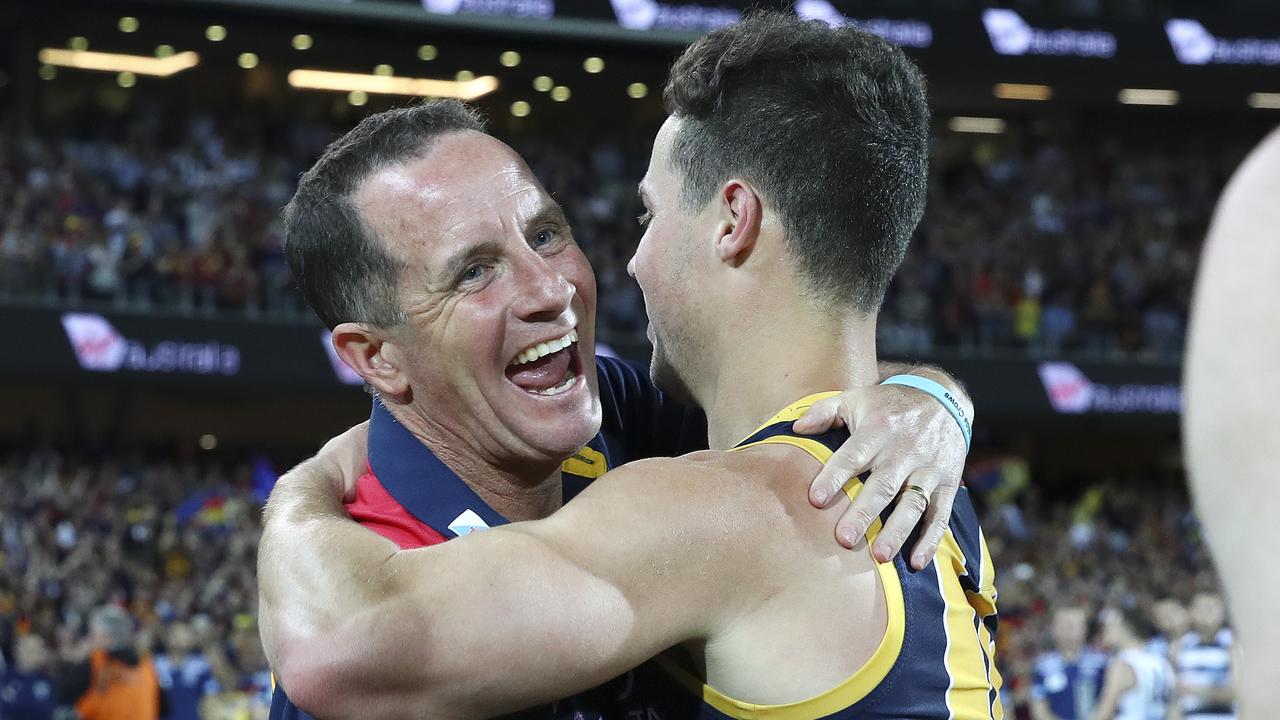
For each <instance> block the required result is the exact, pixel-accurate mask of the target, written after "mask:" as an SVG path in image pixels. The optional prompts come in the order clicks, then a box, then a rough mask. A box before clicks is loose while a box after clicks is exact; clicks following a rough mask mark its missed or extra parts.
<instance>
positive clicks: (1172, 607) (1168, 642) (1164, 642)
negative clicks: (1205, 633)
mask: <svg viewBox="0 0 1280 720" xmlns="http://www.w3.org/2000/svg"><path fill="white" fill-rule="evenodd" d="M1151 619H1152V621H1153V622H1154V623H1155V630H1156V634H1155V635H1154V636H1153V637H1152V638H1151V639H1150V640H1148V641H1147V649H1148V650H1150V651H1152V652H1154V653H1156V654H1157V655H1160V656H1161V657H1164V658H1166V659H1168V660H1169V662H1172V663H1175V664H1176V663H1177V653H1178V642H1179V641H1181V640H1182V638H1183V636H1185V635H1186V634H1187V631H1188V630H1190V628H1191V621H1190V619H1189V618H1188V616H1187V608H1186V606H1185V605H1183V604H1182V603H1181V602H1180V601H1179V600H1178V599H1177V598H1175V597H1162V598H1160V599H1159V600H1156V601H1155V602H1154V603H1152V605H1151Z"/></svg>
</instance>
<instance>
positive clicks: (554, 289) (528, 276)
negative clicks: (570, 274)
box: [514, 252, 577, 322]
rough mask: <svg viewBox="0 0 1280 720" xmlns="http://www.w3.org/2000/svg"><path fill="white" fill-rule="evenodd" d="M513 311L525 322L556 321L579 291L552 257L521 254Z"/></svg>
mask: <svg viewBox="0 0 1280 720" xmlns="http://www.w3.org/2000/svg"><path fill="white" fill-rule="evenodd" d="M515 270H516V277H517V278H518V279H517V290H516V299H515V303H514V309H515V313H516V316H517V317H519V318H520V319H521V320H524V321H525V322H549V321H553V320H556V319H557V318H559V317H560V316H561V315H563V314H564V313H565V311H566V310H568V309H569V304H570V303H571V302H572V301H573V296H574V293H575V292H577V289H576V288H575V287H574V285H573V283H571V282H569V279H568V278H566V277H565V276H564V275H563V274H562V273H561V272H560V271H559V269H557V268H556V267H555V265H554V264H553V258H546V257H543V256H541V255H539V254H537V253H534V252H530V253H527V254H522V255H521V258H520V260H519V261H518V262H517V266H516V268H515Z"/></svg>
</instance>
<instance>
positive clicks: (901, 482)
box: [795, 366, 973, 569]
mask: <svg viewBox="0 0 1280 720" xmlns="http://www.w3.org/2000/svg"><path fill="white" fill-rule="evenodd" d="M889 367H894V366H889ZM903 370H909V371H910V372H912V373H914V374H917V375H923V376H925V377H927V378H928V379H931V380H934V381H935V382H938V383H939V384H940V385H942V386H943V387H944V388H946V389H947V390H948V391H949V392H950V393H951V395H952V396H953V398H954V399H955V400H956V402H957V403H958V404H959V406H960V412H961V413H962V414H963V415H964V416H965V417H967V418H968V419H969V420H970V421H972V418H973V404H972V402H971V401H970V400H969V398H968V396H967V395H966V394H965V393H964V391H963V389H962V388H960V387H959V383H958V382H956V381H955V380H954V379H953V378H951V377H950V376H948V375H947V374H946V373H943V372H942V371H940V370H935V369H930V368H925V369H920V368H905V367H894V370H893V372H895V373H897V372H901V371H903ZM835 427H847V428H849V433H850V436H849V439H848V440H847V441H846V442H845V443H844V444H843V445H842V446H841V447H840V448H839V449H838V450H837V451H836V452H835V454H833V455H832V457H831V459H830V460H829V461H828V462H827V464H826V467H824V468H823V469H822V471H821V472H820V473H819V474H818V476H817V477H816V478H815V479H814V481H813V484H812V486H811V487H810V491H809V498H810V501H811V502H812V503H813V505H814V506H815V507H819V508H826V507H830V506H831V504H832V503H834V502H835V501H836V500H838V499H839V498H840V497H841V496H842V495H843V488H844V486H845V485H846V484H847V483H848V482H849V480H850V479H852V478H855V477H857V476H858V475H860V474H862V473H863V472H866V471H867V470H870V471H871V475H870V477H869V478H868V479H867V481H866V485H865V487H864V488H863V491H862V492H861V493H859V495H858V497H857V498H856V499H855V500H854V502H853V503H852V504H851V505H850V506H849V509H848V510H847V511H846V512H845V513H844V515H843V516H842V517H841V518H840V520H839V522H838V523H837V524H836V537H837V539H838V540H839V542H840V544H841V545H843V546H845V547H846V548H852V547H854V546H855V545H856V544H857V543H858V541H860V540H861V539H862V537H863V536H864V535H866V533H867V530H868V529H869V528H870V527H871V525H872V523H873V522H874V521H875V519H876V518H878V517H879V516H880V513H881V512H883V511H884V509H885V508H887V507H889V505H890V504H891V503H893V501H894V499H895V498H897V499H898V503H897V505H896V506H895V507H894V510H893V513H892V514H890V516H889V518H888V519H887V520H886V522H885V524H884V527H883V528H882V529H881V531H880V534H879V535H878V536H877V538H876V542H875V544H874V545H873V546H872V548H871V551H872V554H873V555H874V556H875V558H876V559H877V560H879V561H880V562H886V561H888V560H890V559H892V558H893V557H894V556H895V555H897V554H898V552H899V551H900V550H901V549H902V547H903V545H904V544H905V543H906V541H907V536H908V535H910V533H911V531H912V530H914V529H915V527H916V526H917V525H918V524H919V523H920V521H921V518H923V520H924V528H923V530H922V532H921V533H920V537H919V539H918V540H917V541H916V544H915V547H914V548H912V556H911V565H912V566H913V567H915V568H916V569H921V568H924V567H925V566H926V565H928V564H929V563H930V562H932V560H933V556H934V555H935V554H936V553H937V550H938V545H939V544H940V543H941V542H942V536H943V534H944V533H945V532H946V530H947V526H948V522H949V519H950V516H951V506H952V504H953V503H954V501H955V496H956V493H957V492H958V491H959V488H960V479H961V476H962V474H963V472H964V463H965V457H966V456H967V454H968V444H967V441H966V438H965V436H964V433H963V432H962V431H961V430H960V427H959V425H958V424H957V421H956V419H955V418H954V417H953V416H952V414H951V413H950V412H948V410H947V409H946V408H944V407H943V405H942V404H941V403H940V402H938V400H936V399H934V398H933V397H931V396H930V395H928V394H926V393H923V392H920V391H919V390H916V389H913V388H910V387H903V386H900V385H874V386H870V387H863V388H855V389H853V390H848V391H846V392H844V393H841V394H840V395H837V396H835V397H831V398H827V399H825V400H821V401H819V402H817V403H814V405H813V407H812V408H811V409H810V410H809V412H808V413H806V414H805V415H804V417H802V418H800V419H799V420H797V421H796V424H795V429H796V431H797V432H802V433H806V434H819V433H823V432H826V431H828V430H830V429H832V428H835Z"/></svg>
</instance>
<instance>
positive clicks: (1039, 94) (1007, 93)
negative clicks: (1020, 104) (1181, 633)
mask: <svg viewBox="0 0 1280 720" xmlns="http://www.w3.org/2000/svg"><path fill="white" fill-rule="evenodd" d="M991 92H992V94H993V95H995V96H996V97H998V98H1000V99H1001V100H1036V101H1039V102H1045V101H1047V100H1050V99H1052V98H1053V88H1051V87H1049V86H1048V85H1026V84H1023V83H996V86H995V87H994V88H993V89H992V91H991Z"/></svg>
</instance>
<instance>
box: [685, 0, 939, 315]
mask: <svg viewBox="0 0 1280 720" xmlns="http://www.w3.org/2000/svg"><path fill="white" fill-rule="evenodd" d="M663 101H664V102H665V104H666V108H667V112H668V113H670V114H671V115H674V116H676V117H678V118H680V119H681V120H682V124H681V127H680V131H679V132H678V133H677V135H676V138H675V141H674V143H673V147H672V151H671V162H672V165H673V167H675V168H677V169H678V170H679V171H680V172H681V173H682V175H683V187H682V188H681V195H682V200H683V202H684V203H685V205H686V206H688V207H695V208H696V207H700V206H702V205H704V204H706V203H707V202H709V201H710V200H711V198H712V197H713V196H714V194H715V192H716V191H717V189H718V188H719V187H720V186H721V184H722V183H723V182H724V181H726V180H728V179H729V178H730V177H732V176H738V177H742V178H743V179H745V180H747V181H749V182H752V183H755V184H756V185H758V186H759V187H760V188H761V190H762V192H763V193H765V194H766V195H767V196H768V197H769V199H770V200H771V201H772V203H773V204H774V206H775V207H776V208H777V209H778V211H779V213H780V215H781V217H782V223H783V227H784V229H785V231H786V238H787V247H788V250H789V251H790V252H791V253H792V256H793V257H794V258H795V259H796V261H797V269H798V270H799V272H800V275H801V278H802V279H803V280H804V281H805V282H806V285H807V286H808V287H807V289H808V290H809V291H811V293H812V294H813V296H814V297H816V298H817V299H819V300H821V301H823V302H830V303H844V305H842V306H843V307H847V306H848V305H847V304H848V303H852V304H853V306H854V308H855V309H857V310H858V311H860V312H863V313H867V314H870V313H872V312H875V311H876V310H877V309H878V308H879V307H880V303H881V301H882V300H883V298H884V293H885V290H886V288H887V287H888V285H889V281H890V280H892V278H893V274H894V272H895V271H896V270H897V268H898V265H899V264H901V262H902V258H903V256H904V255H905V254H906V251H907V244H908V242H909V240H910V238H911V234H912V232H913V231H914V230H915V227H916V225H917V224H918V223H919V222H920V217H921V215H922V214H923V213H924V203H925V195H926V181H927V176H928V145H929V107H928V101H927V100H926V97H925V85H924V77H923V76H922V75H921V74H920V71H919V69H918V68H916V66H915V65H914V64H913V63H912V62H911V61H910V60H908V59H907V57H906V55H905V54H903V52H902V50H900V49H899V48H897V47H896V46H894V45H892V44H890V43H889V42H887V41H885V40H882V39H881V38H879V37H877V36H875V35H873V34H871V33H869V32H865V31H863V30H859V29H857V28H855V27H852V26H843V27H836V28H832V27H829V26H827V25H825V24H823V23H821V22H818V21H805V20H801V19H799V18H797V17H795V16H793V15H788V14H783V13H778V12H756V13H753V14H751V15H749V16H747V17H746V18H744V19H743V20H742V21H740V22H738V23H736V24H734V25H730V26H728V27H725V28H722V29H719V30H716V31H714V32H712V33H710V34H709V35H706V36H705V37H703V38H702V39H701V40H698V41H697V42H695V43H694V44H693V45H691V46H689V48H688V49H687V50H685V51H684V53H683V54H681V55H680V57H679V58H678V59H677V60H676V62H675V64H674V65H673V66H672V68H671V75H670V78H669V79H668V81H667V86H666V88H665V89H664V90H663Z"/></svg>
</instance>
